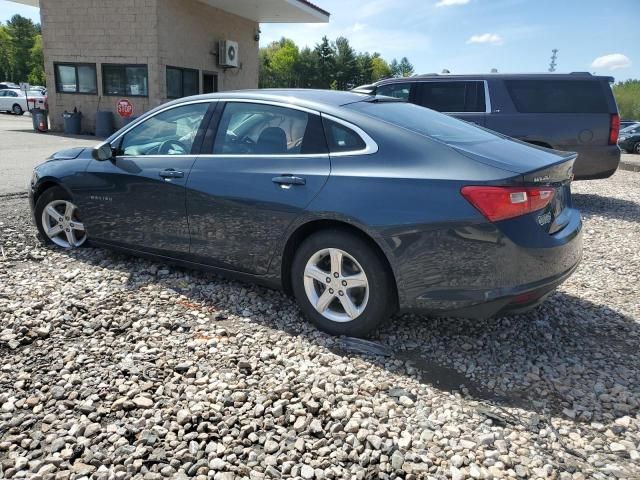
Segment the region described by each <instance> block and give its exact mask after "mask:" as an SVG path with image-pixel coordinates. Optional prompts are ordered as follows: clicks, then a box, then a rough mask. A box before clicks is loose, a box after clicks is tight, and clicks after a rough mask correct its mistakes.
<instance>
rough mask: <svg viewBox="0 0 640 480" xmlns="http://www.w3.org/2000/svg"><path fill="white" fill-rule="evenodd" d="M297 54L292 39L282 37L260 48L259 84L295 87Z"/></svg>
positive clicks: (263, 86) (261, 85)
mask: <svg viewBox="0 0 640 480" xmlns="http://www.w3.org/2000/svg"><path fill="white" fill-rule="evenodd" d="M298 55H299V52H298V47H297V46H296V44H295V43H294V42H293V40H290V39H288V38H284V37H283V38H281V39H280V40H278V41H277V42H272V43H271V44H269V46H267V47H266V48H261V49H260V64H259V69H260V79H259V82H258V84H259V86H260V87H261V88H273V87H296V86H297V85H296V80H297V73H296V64H297V62H298Z"/></svg>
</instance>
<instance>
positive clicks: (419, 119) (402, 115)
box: [345, 102, 503, 143]
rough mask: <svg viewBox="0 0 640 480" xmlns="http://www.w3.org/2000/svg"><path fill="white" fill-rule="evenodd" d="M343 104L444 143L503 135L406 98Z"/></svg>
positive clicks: (473, 141)
mask: <svg viewBox="0 0 640 480" xmlns="http://www.w3.org/2000/svg"><path fill="white" fill-rule="evenodd" d="M345 107H346V108H351V109H353V110H357V111H359V112H361V113H364V114H366V115H369V116H371V117H376V118H379V119H381V120H384V121H385V122H388V123H391V124H393V125H397V126H399V127H403V128H406V129H408V130H411V131H413V132H416V133H419V134H420V135H425V136H427V137H429V138H433V139H435V140H440V141H442V142H445V143H476V142H482V141H489V140H497V139H500V138H503V137H502V136H500V135H498V134H496V133H492V132H489V131H488V130H484V129H481V128H478V127H476V126H473V125H471V124H470V123H467V122H464V121H462V120H457V119H455V118H453V117H450V116H448V115H444V114H442V113H438V112H435V111H433V110H430V109H428V108H424V107H419V106H417V105H413V104H411V103H405V102H358V103H351V104H349V105H345Z"/></svg>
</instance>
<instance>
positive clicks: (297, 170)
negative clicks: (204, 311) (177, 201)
mask: <svg viewBox="0 0 640 480" xmlns="http://www.w3.org/2000/svg"><path fill="white" fill-rule="evenodd" d="M210 131H214V132H216V134H215V139H214V141H212V144H211V145H209V144H208V140H206V141H205V144H204V145H203V154H202V155H201V156H200V157H198V159H197V161H196V163H195V165H194V167H193V169H192V171H191V175H190V176H189V180H188V183H187V210H188V218H189V228H190V232H191V254H192V256H194V257H196V259H197V261H200V262H202V263H207V264H211V265H213V266H216V267H219V268H225V269H229V270H237V271H242V272H247V273H252V274H264V273H266V272H267V269H268V267H269V263H270V261H271V258H272V256H273V253H274V251H275V246H276V244H277V242H278V241H279V239H280V238H281V237H282V235H283V233H284V232H285V231H286V229H287V227H288V226H289V224H290V223H291V222H292V221H293V220H294V219H295V218H296V217H298V216H299V215H301V214H302V213H303V211H304V209H305V208H306V207H307V205H309V203H310V202H311V200H312V199H313V198H314V197H315V196H316V195H317V194H318V193H319V192H320V190H321V189H322V187H323V186H324V184H325V182H326V181H327V178H328V177H329V171H330V163H329V155H328V153H327V144H326V140H325V137H324V132H323V130H322V120H321V117H320V115H319V113H318V112H314V111H311V110H307V109H304V108H300V107H294V106H285V105H281V104H272V103H262V102H257V101H245V100H238V101H227V102H225V103H221V104H220V105H219V107H218V111H216V114H215V115H214V119H213V121H212V126H211V127H210ZM207 149H208V152H209V153H206V150H207Z"/></svg>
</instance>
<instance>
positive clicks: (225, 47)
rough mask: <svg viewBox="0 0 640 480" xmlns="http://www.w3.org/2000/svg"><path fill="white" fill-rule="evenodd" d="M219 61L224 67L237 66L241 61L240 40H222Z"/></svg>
mask: <svg viewBox="0 0 640 480" xmlns="http://www.w3.org/2000/svg"><path fill="white" fill-rule="evenodd" d="M218 62H219V63H220V65H221V66H223V67H237V66H238V63H239V61H238V42H232V41H231V40H223V41H221V42H220V50H219V52H218Z"/></svg>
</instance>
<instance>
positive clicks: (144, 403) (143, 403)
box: [133, 397, 153, 408]
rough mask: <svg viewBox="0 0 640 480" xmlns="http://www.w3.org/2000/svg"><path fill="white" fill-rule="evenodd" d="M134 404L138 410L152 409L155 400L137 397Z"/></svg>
mask: <svg viewBox="0 0 640 480" xmlns="http://www.w3.org/2000/svg"><path fill="white" fill-rule="evenodd" d="M133 403H134V404H135V405H136V407H138V408H151V407H153V400H152V399H150V398H148V397H135V398H134V399H133Z"/></svg>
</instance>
